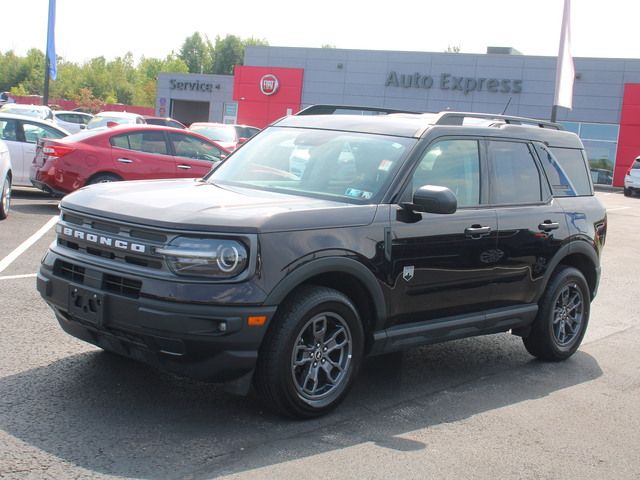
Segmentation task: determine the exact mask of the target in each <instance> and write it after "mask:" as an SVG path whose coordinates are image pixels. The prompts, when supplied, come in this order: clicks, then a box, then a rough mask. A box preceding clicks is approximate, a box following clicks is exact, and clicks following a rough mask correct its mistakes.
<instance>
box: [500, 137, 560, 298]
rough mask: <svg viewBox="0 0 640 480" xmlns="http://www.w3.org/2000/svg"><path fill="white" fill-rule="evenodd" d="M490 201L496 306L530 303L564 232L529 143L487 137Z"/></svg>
mask: <svg viewBox="0 0 640 480" xmlns="http://www.w3.org/2000/svg"><path fill="white" fill-rule="evenodd" d="M487 152H488V160H489V168H490V173H491V176H490V178H491V184H490V200H489V201H490V203H491V204H492V206H493V207H495V209H496V212H497V214H498V250H497V251H498V252H499V259H498V267H499V268H498V275H497V278H496V288H494V291H493V300H494V302H495V304H496V307H507V306H517V305H523V304H528V303H532V302H533V301H534V299H535V297H536V294H537V293H538V292H539V290H540V288H542V283H543V277H544V274H545V273H546V272H547V266H548V265H549V264H550V263H551V259H552V258H553V257H554V255H555V254H556V253H557V252H558V250H559V249H560V247H561V246H562V245H563V243H564V242H565V241H566V240H567V238H568V236H569V230H568V225H567V222H566V219H565V218H566V217H565V212H564V211H563V209H562V208H561V206H560V205H559V204H558V202H556V201H555V200H554V198H553V196H552V195H551V191H550V189H549V184H548V182H547V180H546V177H545V175H544V173H543V169H542V167H541V165H540V163H539V160H538V158H537V156H536V154H535V149H534V147H533V145H531V144H529V143H527V142H518V141H512V140H488V141H487Z"/></svg>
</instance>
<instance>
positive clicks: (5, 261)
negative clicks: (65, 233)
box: [0, 215, 58, 273]
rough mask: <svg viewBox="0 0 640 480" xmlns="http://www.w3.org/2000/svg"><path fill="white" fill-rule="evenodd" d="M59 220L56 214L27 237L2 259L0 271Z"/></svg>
mask: <svg viewBox="0 0 640 480" xmlns="http://www.w3.org/2000/svg"><path fill="white" fill-rule="evenodd" d="M57 221H58V215H55V216H53V217H51V218H50V219H49V221H48V222H47V223H45V224H44V226H43V227H42V228H41V229H40V230H38V231H37V232H36V233H34V234H33V235H31V236H30V237H29V238H27V239H26V240H25V241H24V242H22V243H21V244H20V246H18V248H16V249H15V250H14V251H13V252H11V253H10V254H9V255H7V256H6V257H4V258H3V259H2V260H0V273H2V272H3V271H4V270H5V269H6V268H7V267H8V266H9V265H11V264H12V263H13V261H14V260H15V259H16V258H18V257H19V256H20V255H22V254H23V253H24V252H26V251H27V250H28V249H29V247H30V246H31V245H33V244H34V243H36V242H37V241H38V240H40V238H41V237H42V236H43V235H44V234H45V233H47V232H48V231H49V229H50V228H51V227H53V226H54V225H55V224H56V222H57Z"/></svg>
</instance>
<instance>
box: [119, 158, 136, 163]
mask: <svg viewBox="0 0 640 480" xmlns="http://www.w3.org/2000/svg"><path fill="white" fill-rule="evenodd" d="M118 161H119V162H120V163H133V160H131V159H130V158H119V159H118Z"/></svg>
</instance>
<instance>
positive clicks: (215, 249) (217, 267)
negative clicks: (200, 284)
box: [156, 237, 249, 279]
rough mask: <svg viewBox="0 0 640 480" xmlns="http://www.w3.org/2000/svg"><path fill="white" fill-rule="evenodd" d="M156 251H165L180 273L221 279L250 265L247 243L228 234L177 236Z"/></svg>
mask: <svg viewBox="0 0 640 480" xmlns="http://www.w3.org/2000/svg"><path fill="white" fill-rule="evenodd" d="M156 252H157V253H159V254H161V255H164V257H165V259H166V261H167V263H168V264H169V267H170V268H171V270H173V272H174V273H175V274H177V275H185V276H198V277H214V278H218V279H219V278H233V277H236V276H238V275H239V274H240V273H242V272H243V271H244V270H245V269H246V268H247V263H248V258H249V254H248V252H247V248H246V247H245V246H244V244H243V243H241V242H239V241H237V240H229V239H224V238H189V237H177V238H175V239H174V240H173V241H172V242H171V243H170V244H169V246H168V247H167V248H158V249H156Z"/></svg>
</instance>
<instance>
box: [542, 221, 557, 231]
mask: <svg viewBox="0 0 640 480" xmlns="http://www.w3.org/2000/svg"><path fill="white" fill-rule="evenodd" d="M538 228H539V229H540V230H542V231H543V232H550V231H551V230H556V229H558V228H560V224H559V223H558V222H552V221H551V220H545V221H544V222H542V223H541V224H540V225H538Z"/></svg>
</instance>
